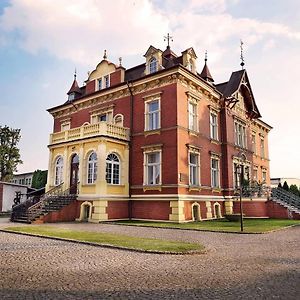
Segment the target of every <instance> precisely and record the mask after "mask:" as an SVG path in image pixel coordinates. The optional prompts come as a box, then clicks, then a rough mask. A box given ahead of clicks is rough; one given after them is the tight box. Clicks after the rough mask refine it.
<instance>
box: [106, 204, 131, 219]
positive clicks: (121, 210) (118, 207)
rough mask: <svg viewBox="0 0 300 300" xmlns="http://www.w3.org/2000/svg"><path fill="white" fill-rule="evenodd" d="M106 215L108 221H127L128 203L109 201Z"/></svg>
mask: <svg viewBox="0 0 300 300" xmlns="http://www.w3.org/2000/svg"><path fill="white" fill-rule="evenodd" d="M106 213H107V214H108V219H127V218H128V201H108V204H107V208H106Z"/></svg>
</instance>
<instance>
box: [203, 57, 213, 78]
mask: <svg viewBox="0 0 300 300" xmlns="http://www.w3.org/2000/svg"><path fill="white" fill-rule="evenodd" d="M200 76H201V77H202V78H203V79H204V80H206V81H209V82H214V79H213V78H212V76H211V74H210V71H209V69H208V66H207V64H206V60H205V64H204V67H203V69H202V72H201V74H200Z"/></svg>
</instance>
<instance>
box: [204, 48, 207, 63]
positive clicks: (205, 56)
mask: <svg viewBox="0 0 300 300" xmlns="http://www.w3.org/2000/svg"><path fill="white" fill-rule="evenodd" d="M204 61H205V62H207V50H205V59H204Z"/></svg>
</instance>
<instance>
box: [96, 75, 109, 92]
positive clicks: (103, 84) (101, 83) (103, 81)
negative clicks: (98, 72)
mask: <svg viewBox="0 0 300 300" xmlns="http://www.w3.org/2000/svg"><path fill="white" fill-rule="evenodd" d="M96 85H97V87H96V88H97V90H98V91H100V90H102V89H106V88H108V87H110V77H109V74H108V75H105V76H103V77H100V78H98V79H97V80H96Z"/></svg>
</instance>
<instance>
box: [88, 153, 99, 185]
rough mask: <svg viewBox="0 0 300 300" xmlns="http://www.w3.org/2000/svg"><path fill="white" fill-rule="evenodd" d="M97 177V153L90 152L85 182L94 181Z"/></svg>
mask: <svg viewBox="0 0 300 300" xmlns="http://www.w3.org/2000/svg"><path fill="white" fill-rule="evenodd" d="M96 179H97V154H96V153H95V152H92V153H91V154H90V156H89V159H88V176H87V183H94V182H95V181H96Z"/></svg>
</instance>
